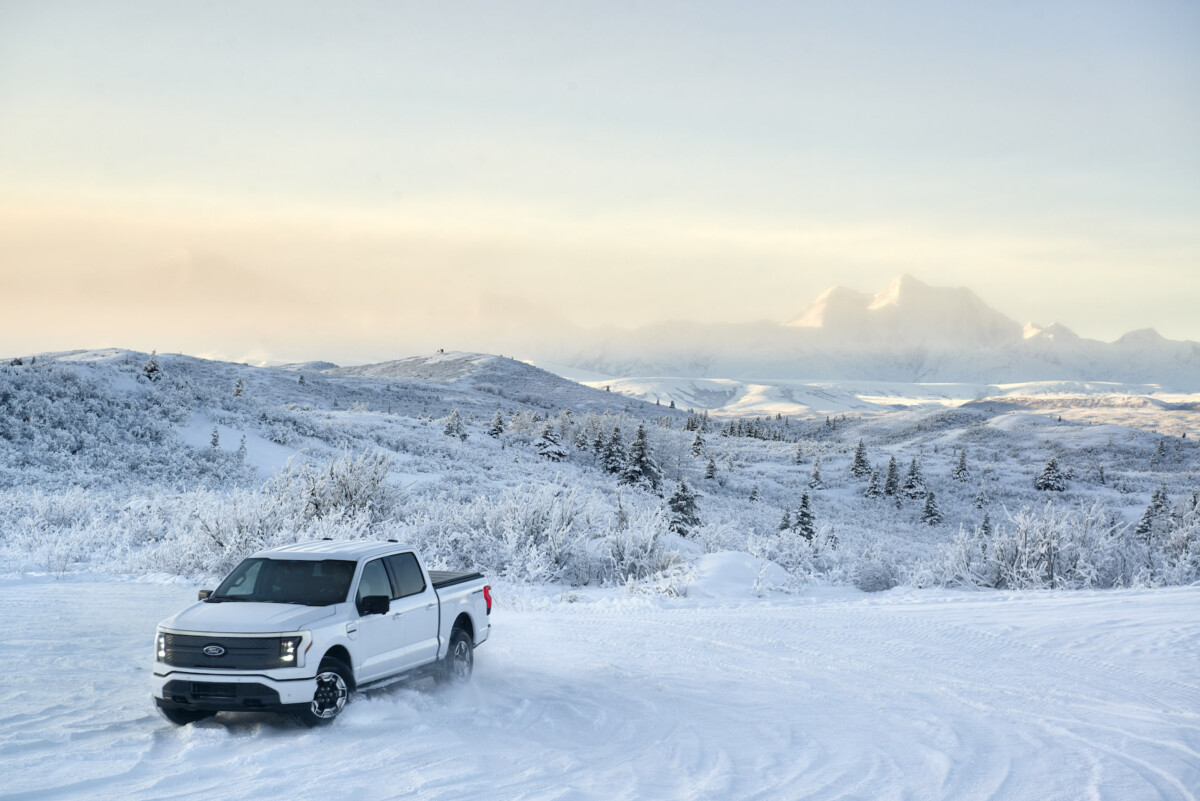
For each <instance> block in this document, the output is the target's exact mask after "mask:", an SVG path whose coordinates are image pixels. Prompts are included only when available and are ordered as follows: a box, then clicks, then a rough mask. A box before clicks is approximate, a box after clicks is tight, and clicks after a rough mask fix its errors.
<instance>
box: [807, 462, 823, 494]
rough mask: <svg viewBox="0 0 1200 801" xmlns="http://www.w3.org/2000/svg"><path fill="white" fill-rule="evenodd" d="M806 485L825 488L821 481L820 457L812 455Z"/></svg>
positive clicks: (813, 487)
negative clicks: (810, 468) (811, 463)
mask: <svg viewBox="0 0 1200 801" xmlns="http://www.w3.org/2000/svg"><path fill="white" fill-rule="evenodd" d="M808 486H809V487H810V488H811V489H825V484H824V482H822V481H821V457H820V456H814V457H813V465H812V470H811V471H809V474H808Z"/></svg>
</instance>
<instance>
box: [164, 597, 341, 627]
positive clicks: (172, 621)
mask: <svg viewBox="0 0 1200 801" xmlns="http://www.w3.org/2000/svg"><path fill="white" fill-rule="evenodd" d="M338 606H339V605H338V604H334V605H332V606H297V605H296V604H266V603H248V602H243V601H234V602H229V601H225V602H222V603H206V602H204V601H198V602H197V603H194V604H192V605H191V606H189V607H188V608H187V609H184V610H183V611H182V612H180V613H179V614H177V615H175V616H174V617H169V618H167V619H166V620H164V621H163V622H162V623H160V624H159V625H160V626H162V627H163V628H168V629H175V630H176V631H202V632H206V633H215V634H268V633H274V632H284V631H298V630H299V629H302V628H305V627H307V626H311V625H312V624H313V623H315V622H316V621H318V620H321V619H323V618H327V617H331V616H333V614H334V613H335V612H336V611H337V608H338Z"/></svg>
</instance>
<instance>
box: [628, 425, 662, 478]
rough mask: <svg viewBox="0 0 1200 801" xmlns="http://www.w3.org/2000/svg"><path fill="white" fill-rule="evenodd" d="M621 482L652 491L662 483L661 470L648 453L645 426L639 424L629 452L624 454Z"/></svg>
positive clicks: (648, 446) (652, 456)
mask: <svg viewBox="0 0 1200 801" xmlns="http://www.w3.org/2000/svg"><path fill="white" fill-rule="evenodd" d="M620 481H621V483H622V484H632V485H634V486H642V487H645V488H646V489H649V490H651V491H652V492H657V491H658V488H659V487H660V486H661V485H662V471H661V470H659V468H658V465H657V464H656V463H655V461H654V455H653V454H652V453H650V444H649V443H648V442H647V441H646V427H645V426H644V425H641V424H639V425H638V428H637V433H636V434H635V435H634V437H633V442H632V443H630V445H629V452H628V453H627V454H626V456H625V466H624V467H623V468H622V470H621V474H620Z"/></svg>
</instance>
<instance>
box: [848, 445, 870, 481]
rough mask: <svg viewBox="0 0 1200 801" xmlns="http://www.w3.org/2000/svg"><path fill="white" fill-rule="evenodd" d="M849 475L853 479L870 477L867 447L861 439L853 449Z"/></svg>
mask: <svg viewBox="0 0 1200 801" xmlns="http://www.w3.org/2000/svg"><path fill="white" fill-rule="evenodd" d="M850 475H852V476H854V477H855V478H864V477H866V476H869V475H871V463H870V462H869V461H867V446H866V445H864V444H863V441H862V440H861V439H860V440H859V441H858V447H856V448H855V449H854V462H853V463H852V464H851V465H850Z"/></svg>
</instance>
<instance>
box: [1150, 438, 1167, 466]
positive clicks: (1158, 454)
mask: <svg viewBox="0 0 1200 801" xmlns="http://www.w3.org/2000/svg"><path fill="white" fill-rule="evenodd" d="M1166 459H1167V441H1166V440H1165V439H1160V440H1159V441H1158V447H1157V448H1155V449H1154V455H1153V456H1151V457H1150V466H1151V467H1155V466H1157V465H1160V464H1162V463H1163V462H1164V461H1166Z"/></svg>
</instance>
